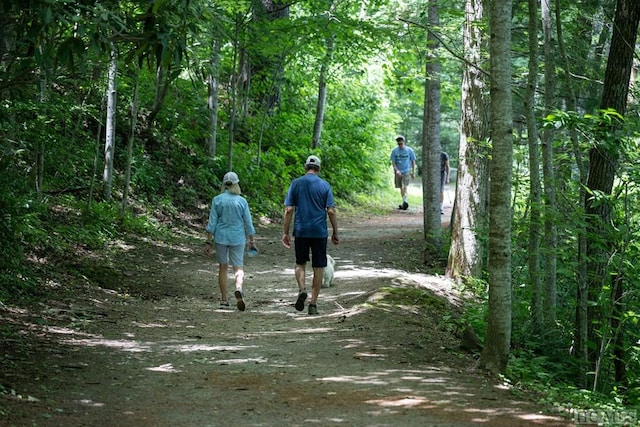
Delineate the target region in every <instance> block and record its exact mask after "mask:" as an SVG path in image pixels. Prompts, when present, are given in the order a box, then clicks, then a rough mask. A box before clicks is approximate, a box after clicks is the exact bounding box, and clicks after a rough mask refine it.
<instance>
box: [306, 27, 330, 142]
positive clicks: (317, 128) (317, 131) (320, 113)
mask: <svg viewBox="0 0 640 427" xmlns="http://www.w3.org/2000/svg"><path fill="white" fill-rule="evenodd" d="M334 43H335V37H334V36H333V35H330V36H328V37H327V39H326V47H327V53H326V55H325V57H324V61H322V65H321V66H320V76H319V77H318V102H317V104H316V119H315V121H314V122H313V136H312V137H311V149H312V150H315V148H316V147H317V146H318V144H320V135H321V134H322V123H323V122H324V107H325V104H326V100H327V81H326V78H327V73H328V72H329V64H330V63H331V58H332V57H333V48H334Z"/></svg>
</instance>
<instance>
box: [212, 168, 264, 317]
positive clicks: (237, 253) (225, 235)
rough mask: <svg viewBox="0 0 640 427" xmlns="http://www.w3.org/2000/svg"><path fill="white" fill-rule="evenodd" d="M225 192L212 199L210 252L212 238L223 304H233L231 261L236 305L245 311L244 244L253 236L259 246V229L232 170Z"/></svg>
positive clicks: (254, 247)
mask: <svg viewBox="0 0 640 427" xmlns="http://www.w3.org/2000/svg"><path fill="white" fill-rule="evenodd" d="M222 183H223V187H222V190H223V191H222V193H221V194H218V195H217V196H215V197H214V198H213V200H212V202H211V211H210V213H209V223H208V224H207V232H208V233H210V235H209V236H208V239H207V246H206V254H207V255H209V254H210V252H211V241H212V240H214V241H215V244H216V255H217V260H218V286H219V287H220V307H222V308H226V307H229V301H228V299H227V270H228V268H229V264H231V265H232V266H233V277H234V280H235V288H236V289H235V292H234V296H235V297H236V306H237V307H238V310H240V311H244V310H245V308H246V304H245V301H244V296H243V294H242V283H243V281H244V248H245V245H246V237H247V236H248V237H249V247H250V248H251V250H254V251H255V250H257V248H256V246H255V241H254V237H255V234H256V230H255V228H254V227H253V221H252V220H251V212H250V211H249V204H248V203H247V200H246V199H245V198H244V197H242V196H241V195H240V194H241V191H240V185H239V183H240V179H239V178H238V175H237V174H236V173H235V172H228V173H227V174H225V176H224V178H222Z"/></svg>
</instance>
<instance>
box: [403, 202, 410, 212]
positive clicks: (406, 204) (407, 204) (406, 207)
mask: <svg viewBox="0 0 640 427" xmlns="http://www.w3.org/2000/svg"><path fill="white" fill-rule="evenodd" d="M407 209H409V203H407V202H402V210H403V211H406V210H407Z"/></svg>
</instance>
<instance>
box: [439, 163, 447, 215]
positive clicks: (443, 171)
mask: <svg viewBox="0 0 640 427" xmlns="http://www.w3.org/2000/svg"><path fill="white" fill-rule="evenodd" d="M445 183H447V184H448V183H449V155H448V154H447V153H445V152H444V151H442V152H440V215H442V214H444V184H445Z"/></svg>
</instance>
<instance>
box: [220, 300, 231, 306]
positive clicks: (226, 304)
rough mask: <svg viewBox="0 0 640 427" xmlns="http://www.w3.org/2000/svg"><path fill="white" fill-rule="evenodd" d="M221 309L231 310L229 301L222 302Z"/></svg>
mask: <svg viewBox="0 0 640 427" xmlns="http://www.w3.org/2000/svg"><path fill="white" fill-rule="evenodd" d="M220 308H229V301H220Z"/></svg>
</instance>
